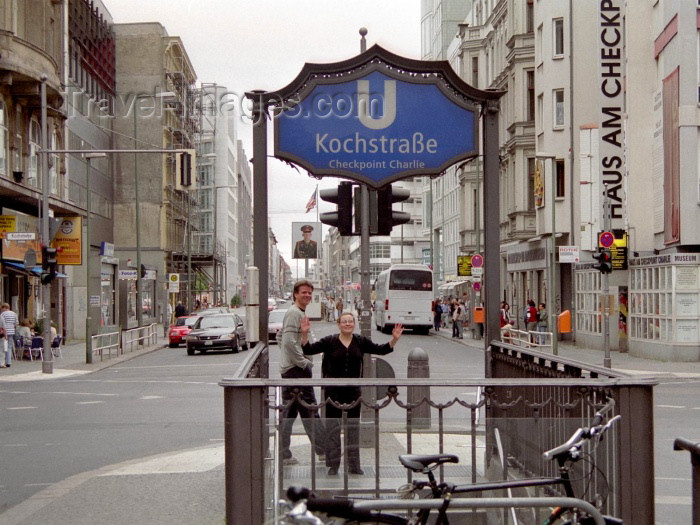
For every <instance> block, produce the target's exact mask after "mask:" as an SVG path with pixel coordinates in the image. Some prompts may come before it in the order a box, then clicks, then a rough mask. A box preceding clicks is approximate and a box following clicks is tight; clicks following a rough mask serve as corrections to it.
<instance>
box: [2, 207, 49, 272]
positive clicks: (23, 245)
mask: <svg viewBox="0 0 700 525" xmlns="http://www.w3.org/2000/svg"><path fill="white" fill-rule="evenodd" d="M17 232H21V233H34V234H35V236H34V239H33V240H32V239H27V240H12V239H9V238H8V236H7V234H8V233H17ZM37 233H38V232H37V218H36V217H31V216H29V215H24V214H22V213H17V214H15V215H0V239H2V258H3V259H5V260H8V261H18V262H23V261H24V256H25V254H26V253H27V250H30V249H31V250H34V252H36V254H37V263H39V262H41V244H40V243H39V241H38V240H37V239H38V238H39V236H38V235H37Z"/></svg>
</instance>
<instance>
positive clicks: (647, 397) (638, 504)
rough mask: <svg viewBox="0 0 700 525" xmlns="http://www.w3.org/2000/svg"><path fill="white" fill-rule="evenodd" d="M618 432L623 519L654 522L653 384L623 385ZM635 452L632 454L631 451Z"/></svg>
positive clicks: (617, 489) (648, 524)
mask: <svg viewBox="0 0 700 525" xmlns="http://www.w3.org/2000/svg"><path fill="white" fill-rule="evenodd" d="M617 401H618V409H619V414H620V415H621V416H622V420H621V421H620V423H621V424H620V430H619V432H618V433H617V435H618V439H619V443H618V448H617V450H618V451H619V452H618V459H617V462H618V469H617V470H618V472H619V473H620V475H619V477H618V480H617V486H616V487H615V493H616V494H619V510H620V515H619V516H620V518H622V520H623V522H624V523H634V524H635V525H636V524H639V525H653V524H654V476H653V472H654V395H653V385H633V386H620V387H619V399H618V400H617ZM632 450H633V451H634V453H633V454H632V453H629V451H632Z"/></svg>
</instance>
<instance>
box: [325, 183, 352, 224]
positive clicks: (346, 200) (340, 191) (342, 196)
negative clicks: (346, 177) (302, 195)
mask: <svg viewBox="0 0 700 525" xmlns="http://www.w3.org/2000/svg"><path fill="white" fill-rule="evenodd" d="M319 195H320V197H321V200H324V201H327V202H332V203H334V204H337V205H338V211H331V212H324V213H322V214H320V215H319V219H320V220H321V222H322V223H323V224H328V225H329V226H335V227H336V228H338V232H339V233H340V235H344V236H345V235H352V183H350V182H341V183H340V184H338V187H337V188H329V189H326V190H321V191H320V192H319Z"/></svg>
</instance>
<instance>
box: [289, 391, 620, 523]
mask: <svg viewBox="0 0 700 525" xmlns="http://www.w3.org/2000/svg"><path fill="white" fill-rule="evenodd" d="M613 407H614V401H612V400H610V401H609V403H608V404H607V405H606V406H605V407H603V408H602V409H601V410H599V411H598V412H596V414H595V415H594V417H593V420H592V424H591V426H589V427H583V428H579V429H578V430H576V432H574V434H573V435H572V436H571V437H570V438H569V439H568V440H567V441H566V443H563V444H562V445H559V446H557V447H555V448H553V449H551V450H548V451H547V452H545V453H544V454H543V456H544V458H545V459H549V460H553V461H557V464H558V467H559V476H558V477H538V478H527V479H522V480H509V481H496V482H485V483H473V484H466V485H456V484H454V483H449V482H443V483H438V482H437V480H436V479H435V476H434V475H433V471H435V470H436V469H437V468H438V467H439V466H440V465H443V464H445V463H458V462H459V458H458V457H457V456H455V455H453V454H429V455H413V454H404V455H401V456H399V461H400V462H401V464H402V465H403V466H404V467H405V468H408V469H409V470H412V471H413V472H417V473H422V474H426V475H427V476H428V480H427V481H425V480H414V481H412V482H411V483H410V484H407V485H404V486H403V487H400V488H399V491H400V494H401V495H402V497H401V499H398V500H351V499H336V498H316V497H314V495H313V494H312V493H311V492H310V491H309V489H306V488H299V487H290V488H289V489H288V490H287V498H288V501H282V502H281V505H282V507H283V514H284V519H285V520H286V522H287V523H293V524H302V523H303V524H310V525H323V524H324V523H325V522H324V521H322V520H321V519H320V518H319V517H318V516H317V515H316V514H314V513H323V514H325V515H327V516H328V517H331V518H342V519H344V520H348V521H350V522H355V523H385V524H389V525H418V524H420V525H424V524H426V523H427V522H428V518H429V515H430V511H431V510H436V511H437V513H438V514H437V518H436V520H435V524H448V523H449V521H448V517H447V511H448V509H449V508H479V507H489V508H496V507H511V508H515V507H550V508H551V505H552V504H556V505H557V506H556V507H555V508H554V509H553V510H551V511H550V514H549V516H548V517H547V519H546V520H545V521H544V522H543V524H542V525H553V524H554V523H558V521H557V520H559V519H561V518H564V519H567V520H568V521H564V522H563V525H575V524H580V525H589V524H590V525H592V524H594V523H597V524H605V525H622V520H620V519H618V518H615V517H613V516H603V515H602V514H601V513H600V512H599V510H598V509H597V508H596V507H595V506H594V505H593V504H592V503H589V502H586V501H585V500H581V499H577V498H575V496H574V489H573V486H572V480H571V476H570V472H571V468H572V466H573V464H575V463H577V462H579V461H581V460H582V459H585V458H586V457H587V456H589V455H590V452H589V453H588V454H584V453H583V452H582V449H583V447H584V445H586V443H588V442H591V441H595V445H596V446H597V445H598V444H599V443H600V441H601V440H602V439H603V436H604V435H605V433H606V432H607V431H608V430H609V429H610V428H611V427H612V426H613V424H614V423H615V422H616V421H618V420H619V419H620V417H621V416H619V415H618V416H615V417H613V418H611V419H610V420H609V421H608V422H607V423H605V424H603V416H604V415H605V414H606V413H607V412H609V411H610V410H611V409H612V408H613ZM591 452H592V451H591ZM592 468H595V466H594V465H592ZM557 485H561V486H563V489H564V492H565V494H566V497H563V498H556V497H549V496H548V497H545V498H533V497H525V498H479V499H454V498H453V496H454V495H456V494H468V493H478V492H481V493H483V492H485V491H491V490H502V489H508V488H522V487H538V486H557ZM425 489H429V496H428V498H427V499H413V498H415V497H419V498H420V494H419V493H420V491H424V490H425ZM377 509H393V510H396V509H401V510H406V511H407V515H406V516H404V515H398V514H390V513H386V512H382V511H381V510H377ZM415 509H419V510H418V511H417V512H415V513H412V511H415ZM330 523H337V521H331V522H330ZM346 523H347V521H346Z"/></svg>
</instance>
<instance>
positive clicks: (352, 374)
mask: <svg viewBox="0 0 700 525" xmlns="http://www.w3.org/2000/svg"><path fill="white" fill-rule="evenodd" d="M309 325H310V322H309V320H308V318H304V319H302V321H301V343H302V348H303V350H304V355H315V354H323V361H322V364H321V370H322V373H323V374H322V375H323V377H324V378H327V377H339V378H359V377H362V364H363V357H364V355H366V354H378V355H386V354H388V353H391V352H393V351H394V346H395V345H396V343H397V342H398V340H399V338H400V337H401V334H402V333H403V325H402V324H400V323H399V324H396V325H394V329H393V330H392V333H391V336H392V337H391V341H389V342H388V343H384V344H382V345H379V344H376V343H373V342H372V340H371V339H369V338H367V337H364V336H361V335H359V334H356V333H354V331H355V315H354V314H353V313H352V312H343V313H342V314H341V316H340V317H339V318H338V330H339V333H338V334H333V335H329V336H326V337H324V338H322V339H320V340H319V341H317V342H315V343H309V341H308V331H309ZM325 395H326V397H327V398H330V399H331V400H332V401H334V402H335V403H342V404H352V403H355V402H356V401H357V399H358V398H359V397H360V396H361V395H362V390H361V388H360V387H359V386H339V387H328V388H326V391H325ZM361 406H362V405H361V403H358V404H357V405H356V406H354V407H353V408H350V409H348V410H346V413H347V435H346V436H345V441H346V450H347V455H348V456H347V458H348V471H349V473H350V474H364V471H363V470H362V466H361V465H360V408H361ZM342 419H343V410H341V409H340V408H337V407H336V406H334V405H333V404H330V403H329V404H328V405H326V420H325V425H326V432H327V435H326V439H327V441H326V466H327V467H328V475H329V476H333V475H336V474H337V473H338V467H340V456H341V450H340V427H341V423H342Z"/></svg>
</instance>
